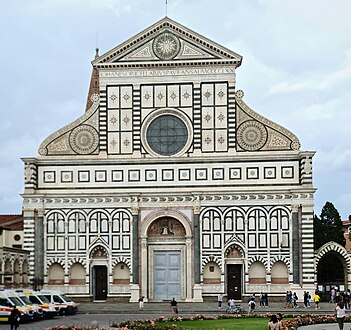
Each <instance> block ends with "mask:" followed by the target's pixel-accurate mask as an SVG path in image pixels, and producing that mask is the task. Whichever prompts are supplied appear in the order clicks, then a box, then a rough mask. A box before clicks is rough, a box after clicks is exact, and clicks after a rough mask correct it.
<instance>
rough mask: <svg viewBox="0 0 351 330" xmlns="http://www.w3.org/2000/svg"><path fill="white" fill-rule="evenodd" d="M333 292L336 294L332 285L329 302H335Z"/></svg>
mask: <svg viewBox="0 0 351 330" xmlns="http://www.w3.org/2000/svg"><path fill="white" fill-rule="evenodd" d="M335 294H336V291H335V289H334V287H332V289H331V291H330V302H331V303H335Z"/></svg>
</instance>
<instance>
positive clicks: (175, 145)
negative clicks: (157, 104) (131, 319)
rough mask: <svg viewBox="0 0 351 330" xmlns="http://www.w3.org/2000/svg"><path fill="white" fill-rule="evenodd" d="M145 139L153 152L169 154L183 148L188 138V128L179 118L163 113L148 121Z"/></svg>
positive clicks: (163, 154)
mask: <svg viewBox="0 0 351 330" xmlns="http://www.w3.org/2000/svg"><path fill="white" fill-rule="evenodd" d="M146 140H147V143H148V144H149V147H150V148H151V149H152V150H153V151H154V152H155V153H157V154H159V155H162V156H171V155H174V154H177V153H178V152H179V151H181V150H182V149H183V148H184V146H185V144H186V142H187V140H188V130H187V128H186V125H185V123H184V122H183V121H182V120H181V119H180V118H178V117H176V116H173V115H163V116H159V117H157V118H155V119H154V120H153V121H152V122H151V123H150V125H149V126H148V128H147V131H146Z"/></svg>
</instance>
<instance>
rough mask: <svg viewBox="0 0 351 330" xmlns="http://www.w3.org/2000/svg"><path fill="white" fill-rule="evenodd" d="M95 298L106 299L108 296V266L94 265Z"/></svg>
mask: <svg viewBox="0 0 351 330" xmlns="http://www.w3.org/2000/svg"><path fill="white" fill-rule="evenodd" d="M93 272H94V275H95V276H94V287H95V290H94V293H95V295H94V300H106V298H107V267H106V266H94V268H93Z"/></svg>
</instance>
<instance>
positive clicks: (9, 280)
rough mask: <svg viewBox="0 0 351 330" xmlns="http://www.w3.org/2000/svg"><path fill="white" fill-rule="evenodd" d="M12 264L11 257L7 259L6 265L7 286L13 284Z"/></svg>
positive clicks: (5, 278) (5, 279) (5, 284)
mask: <svg viewBox="0 0 351 330" xmlns="http://www.w3.org/2000/svg"><path fill="white" fill-rule="evenodd" d="M12 281H13V278H12V266H11V261H10V260H9V259H6V260H5V266H4V287H5V288H10V287H11V286H12Z"/></svg>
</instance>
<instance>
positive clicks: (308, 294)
mask: <svg viewBox="0 0 351 330" xmlns="http://www.w3.org/2000/svg"><path fill="white" fill-rule="evenodd" d="M310 300H311V295H310V293H309V291H307V307H311V304H310Z"/></svg>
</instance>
